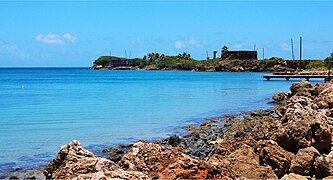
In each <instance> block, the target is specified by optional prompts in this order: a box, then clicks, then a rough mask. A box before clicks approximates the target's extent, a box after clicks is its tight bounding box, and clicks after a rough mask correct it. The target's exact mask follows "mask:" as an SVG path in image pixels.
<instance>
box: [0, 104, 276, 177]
mask: <svg viewBox="0 0 333 180" xmlns="http://www.w3.org/2000/svg"><path fill="white" fill-rule="evenodd" d="M265 101H267V99H266V100H263V103H266V104H273V105H271V107H270V108H266V109H256V110H250V111H240V112H237V113H230V114H225V115H222V116H210V117H198V118H194V119H193V120H192V119H191V120H188V121H186V122H184V123H183V124H181V125H175V126H172V127H168V128H171V129H172V131H168V132H167V131H166V132H165V133H166V134H170V135H167V136H166V138H160V137H151V138H149V139H141V140H140V139H137V140H133V141H132V142H128V143H125V144H115V145H112V146H111V147H110V146H109V145H105V144H98V145H96V144H95V145H94V144H88V145H85V146H84V147H85V148H86V149H88V150H90V151H91V152H93V153H94V154H96V155H97V156H98V157H100V158H112V157H111V156H110V153H114V151H119V150H120V149H127V148H128V147H131V146H132V145H133V144H135V143H136V142H141V141H142V142H149V143H158V142H160V143H162V142H164V143H163V144H164V145H166V146H168V145H169V146H170V144H168V143H166V142H167V141H168V140H169V139H170V138H173V137H175V136H179V137H185V136H188V135H190V134H191V133H192V132H193V131H195V130H199V131H200V130H205V129H206V127H208V126H211V125H214V126H216V125H217V124H221V123H227V124H228V126H230V125H231V124H230V123H233V122H232V121H227V122H225V120H226V119H229V118H232V119H236V118H237V119H244V118H245V116H249V115H250V114H251V113H254V112H259V111H272V110H273V108H274V106H276V104H275V103H274V102H273V101H268V102H265ZM228 126H225V127H224V128H223V131H226V130H227V128H228ZM189 127H194V129H188V128H189ZM168 128H167V129H168ZM167 129H165V130H167ZM101 146H102V147H101ZM96 147H97V148H96ZM103 147H105V148H103ZM106 147H108V148H106ZM171 147H172V145H171ZM93 149H94V150H93ZM97 151H98V152H97ZM124 152H127V151H124ZM117 155H119V154H117ZM122 155H123V154H122ZM52 158H54V156H52ZM52 158H51V159H50V161H51V160H52ZM113 159H116V158H114V157H113ZM48 162H49V161H48ZM10 163H11V162H8V163H5V164H10ZM27 163H28V162H27ZM46 165H47V163H45V164H44V165H40V166H37V167H36V166H33V168H29V167H27V166H23V167H20V166H17V167H13V168H10V169H8V170H9V171H7V172H3V173H2V175H1V176H0V179H8V178H10V177H21V178H23V177H24V178H27V177H34V176H35V177H37V179H39V178H41V177H43V175H42V172H43V169H44V167H45V166H46ZM38 177H39V178H38Z"/></svg>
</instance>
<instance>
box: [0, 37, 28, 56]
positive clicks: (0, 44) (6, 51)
mask: <svg viewBox="0 0 333 180" xmlns="http://www.w3.org/2000/svg"><path fill="white" fill-rule="evenodd" d="M0 55H6V56H11V57H15V58H18V59H27V58H28V57H29V56H28V55H27V54H26V53H25V52H24V51H23V50H21V49H20V48H18V47H17V46H16V45H15V44H11V43H8V42H6V41H3V40H1V39H0Z"/></svg>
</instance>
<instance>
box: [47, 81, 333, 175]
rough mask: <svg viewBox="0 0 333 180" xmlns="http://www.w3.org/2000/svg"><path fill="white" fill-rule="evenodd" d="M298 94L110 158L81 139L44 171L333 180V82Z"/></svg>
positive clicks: (303, 85) (298, 89) (303, 87)
mask: <svg viewBox="0 0 333 180" xmlns="http://www.w3.org/2000/svg"><path fill="white" fill-rule="evenodd" d="M290 90H291V91H290V92H289V93H288V94H286V93H279V94H275V95H274V96H273V99H274V100H275V101H279V102H281V105H280V106H279V107H277V108H275V110H274V111H265V110H262V111H261V112H253V113H251V114H250V116H245V118H244V119H237V118H235V117H227V120H226V121H225V122H231V123H230V124H227V125H226V126H227V130H226V131H223V128H224V127H225V126H223V127H221V126H219V125H216V126H215V124H214V123H216V122H220V120H217V121H212V122H211V123H202V124H201V125H200V127H199V128H196V127H191V128H190V129H192V130H193V132H191V133H190V134H189V135H186V136H184V137H179V136H171V137H169V138H167V139H165V140H163V141H162V142H154V143H150V142H144V141H139V142H137V143H134V144H133V145H131V146H130V147H124V146H123V147H119V148H117V149H116V148H115V149H114V151H113V152H111V153H110V152H109V153H110V157H109V158H107V159H106V158H99V157H97V156H95V155H94V154H92V153H91V152H89V151H87V150H85V149H84V148H83V147H82V146H81V144H80V143H79V142H78V141H75V140H73V141H72V142H71V143H70V144H68V145H65V146H63V147H62V148H61V149H60V151H59V153H58V156H57V157H56V158H55V159H53V161H51V162H50V163H49V164H48V165H47V166H46V167H45V170H44V172H43V173H44V175H45V176H46V177H47V178H56V179H57V178H70V177H76V178H122V179H132V178H135V179H150V178H162V179H163V178H171V179H176V178H181V179H183V178H184V179H193V178H194V179H197V178H199V179H207V178H208V179H214V178H227V179H230V178H231V179H234V178H248V179H266V178H269V179H278V178H279V179H280V178H281V179H290V178H294V179H309V178H332V177H333V163H332V162H333V151H332V150H331V149H332V147H333V141H332V136H333V134H332V132H333V126H332V113H331V109H332V108H333V100H332V97H333V84H332V83H330V82H328V83H325V84H321V85H318V84H317V85H315V86H312V85H311V84H310V83H309V82H304V81H303V82H299V83H294V84H293V85H292V86H291V87H290ZM210 137H213V139H210ZM112 157H115V158H112ZM88 162H93V164H91V163H88ZM80 169H81V170H84V171H83V172H82V171H81V170H80ZM84 172H86V173H84Z"/></svg>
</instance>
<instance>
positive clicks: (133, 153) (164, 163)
mask: <svg viewBox="0 0 333 180" xmlns="http://www.w3.org/2000/svg"><path fill="white" fill-rule="evenodd" d="M119 165H120V166H121V167H122V168H123V169H125V170H128V171H140V172H143V173H145V174H146V175H148V176H149V177H150V178H161V179H176V178H180V179H194V178H195V179H204V178H221V177H223V176H230V175H229V174H228V173H227V171H226V170H223V169H221V168H216V167H215V168H214V167H212V166H211V165H209V164H207V163H206V162H204V161H202V160H196V159H193V158H191V157H190V156H188V155H186V154H183V153H181V152H180V151H177V150H175V149H172V148H168V147H164V146H161V145H158V144H152V143H143V142H138V143H135V144H134V145H133V147H132V149H131V150H130V151H129V152H128V153H127V154H126V155H125V156H124V157H123V159H122V160H121V161H120V162H119ZM212 169H215V170H214V171H212ZM216 170H218V171H217V172H216Z"/></svg>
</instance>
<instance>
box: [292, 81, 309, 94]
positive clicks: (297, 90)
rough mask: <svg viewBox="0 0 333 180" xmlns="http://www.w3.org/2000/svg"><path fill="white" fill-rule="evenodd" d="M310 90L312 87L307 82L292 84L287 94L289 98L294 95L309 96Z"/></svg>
mask: <svg viewBox="0 0 333 180" xmlns="http://www.w3.org/2000/svg"><path fill="white" fill-rule="evenodd" d="M310 88H312V85H311V83H310V82H309V81H302V82H297V83H293V84H292V86H291V87H290V91H291V94H289V97H291V96H294V95H298V96H311V93H310V92H309V90H310Z"/></svg>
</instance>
